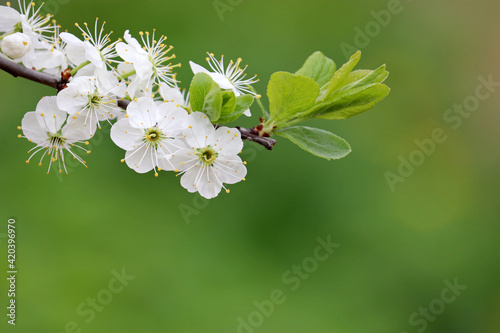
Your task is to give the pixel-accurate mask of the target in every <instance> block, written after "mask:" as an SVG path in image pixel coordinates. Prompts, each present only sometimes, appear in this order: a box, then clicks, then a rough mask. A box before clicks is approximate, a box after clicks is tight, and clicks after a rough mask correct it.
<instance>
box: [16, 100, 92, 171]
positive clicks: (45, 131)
mask: <svg viewBox="0 0 500 333" xmlns="http://www.w3.org/2000/svg"><path fill="white" fill-rule="evenodd" d="M21 129H22V130H23V133H24V137H25V138H27V139H28V140H29V141H30V142H34V143H36V146H35V147H34V148H33V149H31V150H30V151H29V152H30V153H31V152H32V151H33V150H34V152H33V153H32V154H31V156H30V157H29V158H28V160H27V161H26V163H29V162H30V160H31V159H32V158H33V156H35V155H36V154H37V153H38V152H40V151H42V157H41V158H40V162H39V164H38V165H40V166H41V165H42V163H43V160H44V158H45V156H47V155H48V156H49V158H50V162H49V168H48V169H47V173H49V171H50V168H51V166H52V163H56V162H57V163H58V166H59V172H62V171H63V169H64V171H65V172H66V173H68V172H67V169H66V164H65V154H64V151H66V152H68V153H69V154H70V155H71V158H74V159H76V160H78V161H79V162H80V163H82V164H83V165H85V167H87V166H86V163H85V161H84V160H83V159H82V158H81V157H80V156H78V155H77V154H76V153H75V152H74V151H73V150H75V149H77V148H78V149H81V150H83V151H85V152H86V153H90V151H89V150H87V149H85V148H84V147H82V146H80V145H78V144H82V145H86V144H88V142H86V141H85V140H87V139H88V138H89V136H88V133H86V131H84V130H83V117H79V118H77V119H73V118H71V117H68V114H67V113H66V112H64V111H62V110H60V109H59V108H58V107H57V103H56V97H55V96H53V97H44V98H42V100H41V101H40V102H39V103H38V105H37V106H36V111H33V112H28V113H26V115H25V116H24V118H23V121H22V125H21ZM19 137H22V136H21V135H19Z"/></svg>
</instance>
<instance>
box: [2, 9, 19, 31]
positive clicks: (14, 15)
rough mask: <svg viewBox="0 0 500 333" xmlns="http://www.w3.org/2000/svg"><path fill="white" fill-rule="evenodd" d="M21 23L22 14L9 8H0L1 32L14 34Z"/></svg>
mask: <svg viewBox="0 0 500 333" xmlns="http://www.w3.org/2000/svg"><path fill="white" fill-rule="evenodd" d="M19 22H21V14H20V13H19V12H18V11H17V10H15V9H14V8H11V7H9V6H0V32H12V31H13V30H14V28H15V26H16V24H18V23H19Z"/></svg>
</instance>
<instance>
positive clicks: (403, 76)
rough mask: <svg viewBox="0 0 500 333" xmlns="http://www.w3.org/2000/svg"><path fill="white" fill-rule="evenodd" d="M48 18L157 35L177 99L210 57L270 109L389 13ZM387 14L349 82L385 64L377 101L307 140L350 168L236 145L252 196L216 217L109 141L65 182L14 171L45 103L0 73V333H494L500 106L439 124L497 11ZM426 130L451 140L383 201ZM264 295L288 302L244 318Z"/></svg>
mask: <svg viewBox="0 0 500 333" xmlns="http://www.w3.org/2000/svg"><path fill="white" fill-rule="evenodd" d="M63 2H65V3H66V4H62V3H63ZM222 2H223V3H228V2H227V0H222ZM237 2H238V1H233V3H237ZM3 3H5V2H3ZM47 3H48V4H51V5H53V6H54V5H56V6H54V8H56V18H57V20H58V23H59V24H61V25H62V26H63V28H67V29H69V31H70V32H74V33H75V32H76V30H75V29H76V28H75V27H74V23H75V22H76V21H77V22H80V23H81V22H84V21H88V22H90V21H93V20H94V19H95V17H96V16H98V17H99V18H100V19H104V20H106V21H107V22H108V23H107V27H108V29H110V30H114V31H115V34H116V35H115V36H121V35H122V34H123V32H124V31H125V30H126V29H130V30H131V32H132V33H133V34H134V35H137V33H138V31H141V30H144V31H146V30H150V31H151V30H152V29H153V28H156V29H157V30H158V32H160V33H163V34H166V35H168V37H169V42H170V43H171V44H173V45H174V46H175V48H176V49H175V51H176V54H177V56H178V60H179V61H181V62H182V63H183V67H182V68H181V69H180V70H179V78H180V79H181V80H182V81H184V83H186V82H189V80H190V76H191V71H190V69H189V66H188V61H189V60H193V61H195V62H198V63H200V64H204V58H205V56H206V55H205V52H206V51H210V52H214V53H216V54H217V55H220V54H224V55H225V56H226V58H233V59H236V58H238V57H242V58H243V60H244V63H246V64H249V69H248V70H249V73H250V74H253V73H256V74H258V75H259V77H260V79H261V80H262V81H261V82H260V83H259V84H258V85H257V86H256V88H257V89H258V90H259V91H260V92H261V93H262V94H263V95H265V89H266V84H267V81H268V80H269V77H270V75H271V74H272V73H273V72H274V71H278V70H286V71H295V70H297V69H298V68H300V66H301V65H302V63H303V61H304V60H305V59H306V58H307V56H308V55H309V54H311V53H312V52H314V51H316V50H321V51H323V52H324V53H325V54H327V55H328V56H330V57H331V58H333V59H334V60H335V61H336V62H337V64H339V65H340V64H342V63H343V62H345V60H346V58H345V55H344V53H343V52H342V50H341V48H340V44H341V43H342V42H344V43H348V44H351V45H354V39H355V37H356V31H355V30H354V29H355V28H356V27H358V28H359V29H362V30H363V29H365V27H366V26H367V24H368V23H369V22H371V21H374V17H373V16H372V14H371V11H376V12H379V11H380V10H384V9H387V7H388V4H389V3H391V1H388V0H363V1H351V2H348V1H326V0H321V1H320V0H311V1H299V0H286V1H285V0H274V1H265V0H252V1H249V0H243V1H241V2H240V3H239V4H236V5H230V6H231V9H232V11H227V12H225V13H224V14H223V18H224V20H221V19H220V17H219V15H218V13H217V11H216V9H215V7H214V3H213V2H212V1H211V0H205V1H201V0H191V1H181V0H169V1H161V2H159V1H153V0H142V1H140V2H137V1H123V0H122V1H117V0H110V1H105V2H104V1H97V0H86V1H76V0H72V1H68V0H64V1H63V0H54V1H48V2H47ZM401 6H402V8H403V10H402V12H401V13H399V14H397V15H393V16H392V17H391V22H390V24H388V25H387V27H382V28H381V29H380V32H379V33H378V34H377V35H376V36H375V37H372V38H370V41H369V44H368V45H367V46H365V47H363V48H361V49H362V51H363V58H362V60H361V62H360V65H359V66H358V68H371V69H374V68H376V67H378V66H379V65H381V64H383V63H386V64H387V65H388V69H389V71H390V72H391V76H390V77H389V79H388V81H387V83H388V84H389V85H390V86H391V87H392V89H393V90H392V93H391V95H390V96H389V98H387V99H386V100H385V101H383V102H382V103H380V104H379V105H377V106H376V107H375V109H373V110H372V111H370V112H368V113H366V114H363V115H361V116H358V117H355V118H351V119H349V120H344V121H330V122H328V121H324V122H321V121H320V122H314V121H313V122H311V123H309V125H312V126H318V127H321V128H324V129H327V130H330V131H332V132H334V133H336V134H338V135H340V136H342V137H344V138H346V139H347V140H348V141H349V142H350V143H351V145H352V147H353V153H352V154H351V155H350V156H348V157H347V158H345V159H343V160H340V161H335V162H328V161H325V160H321V159H319V158H316V157H314V156H312V155H309V154H307V153H306V152H304V151H302V150H300V149H299V148H298V147H295V146H293V145H292V144H291V143H289V142H287V141H285V140H283V139H282V140H280V141H279V143H278V145H277V146H276V148H275V151H273V152H268V151H266V150H263V149H261V148H260V147H258V146H256V145H253V144H251V143H250V144H247V145H246V151H245V153H244V156H245V158H246V159H247V160H249V165H248V169H249V174H248V177H247V179H248V180H247V181H246V182H243V183H240V184H237V185H234V186H231V187H230V188H231V194H229V195H227V194H225V193H222V194H221V195H220V196H219V197H218V198H217V199H214V200H212V201H210V202H206V201H202V200H199V197H197V196H193V195H191V194H189V193H188V192H187V191H185V190H184V189H183V188H182V187H181V186H180V185H179V179H177V178H175V177H174V175H173V174H162V175H161V177H160V178H159V179H156V178H155V177H153V175H152V174H147V175H138V174H135V173H134V171H132V170H130V169H128V168H127V167H126V166H125V165H123V164H121V163H120V162H119V161H120V159H121V158H122V157H123V156H124V152H123V151H121V150H120V149H119V148H118V147H116V146H114V145H113V144H112V142H111V140H109V137H108V136H109V135H108V134H107V133H106V130H104V131H103V132H102V133H103V135H102V136H101V137H100V138H99V137H98V138H97V139H96V140H95V141H94V142H93V146H94V147H93V149H92V150H93V153H92V155H90V156H89V157H88V158H87V162H88V164H89V166H90V167H89V168H88V169H84V168H82V167H76V168H73V171H72V172H71V173H70V175H69V176H64V177H59V176H58V175H56V174H54V173H53V174H51V175H49V176H47V175H46V174H45V170H44V169H41V168H38V167H37V166H36V165H34V164H30V165H27V164H25V160H26V158H27V154H26V151H27V150H28V149H29V148H31V146H32V145H31V144H29V143H28V142H27V141H26V140H20V139H17V138H16V136H17V134H18V131H17V129H16V127H17V126H18V125H20V123H21V119H22V117H23V114H24V113H25V112H27V111H32V110H34V109H35V106H36V104H37V102H38V100H39V99H40V98H41V97H42V96H43V95H51V94H54V91H52V90H51V89H50V88H45V87H42V86H40V85H37V84H35V83H32V82H28V81H25V80H22V79H14V78H12V77H10V76H9V75H7V74H5V73H0V91H1V93H0V94H1V100H2V103H1V106H0V108H1V112H0V124H1V128H2V131H0V139H1V140H2V145H1V148H0V149H1V150H0V151H1V156H2V157H1V158H2V164H1V171H2V172H1V173H0V188H1V193H0V206H1V219H2V222H1V223H0V228H1V229H0V242H1V245H0V248H1V249H2V250H1V253H2V254H0V257H1V258H2V259H1V260H0V270H1V272H2V275H1V276H4V274H5V271H6V269H7V267H6V239H5V232H6V229H7V219H8V218H11V217H14V218H15V219H16V220H17V226H18V229H17V237H18V238H17V240H18V250H17V254H18V258H17V264H18V270H19V274H18V281H17V288H18V295H17V304H18V308H17V310H18V312H17V314H18V317H17V325H16V327H14V328H13V327H10V325H7V323H6V321H7V317H6V316H5V312H6V310H5V307H6V306H7V304H8V303H7V302H8V300H7V295H6V287H7V284H6V280H5V279H4V278H2V279H1V281H0V290H1V294H0V304H1V305H2V306H1V307H2V309H3V310H2V311H0V312H1V317H0V318H2V319H1V323H0V331H2V332H4V331H5V332H7V331H8V332H10V331H17V332H23V333H24V332H30V333H31V332H54V333H56V332H57V333H60V332H94V333H101V332H176V333H184V332H186V333H187V332H203V333H212V332H213V333H219V332H220V333H225V332H227V333H230V332H245V333H248V332H253V331H254V332H259V333H271V332H273V333H276V332H279V333H281V332H283V333H291V332H294V333H303V332H339V333H340V332H342V333H346V332H356V333H358V332H377V333H378V332H383V333H388V332H395V333H401V332H408V333H412V332H423V331H425V332H429V333H434V332H436V333H443V332H454V333H462V332H463V333H470V332H485V333H493V332H499V331H500V284H499V282H500V278H499V273H500V270H499V264H500V263H499V251H500V244H499V242H498V239H499V233H500V224H499V217H500V209H499V205H498V188H499V185H500V175H499V173H498V166H499V162H500V155H499V154H498V143H499V138H500V137H499V130H498V123H499V121H500V115H499V113H498V105H499V102H500V93H499V92H497V93H494V94H493V95H492V96H491V97H490V98H489V99H487V100H485V101H482V102H481V105H480V107H479V109H478V110H477V111H475V112H473V113H471V115H470V117H468V118H467V119H464V120H463V123H462V126H461V127H460V128H458V129H456V130H455V129H453V128H452V127H451V126H450V124H449V123H446V122H445V121H444V120H443V115H444V113H445V112H446V110H447V109H449V108H450V107H452V106H453V105H454V104H459V103H462V102H463V101H464V99H465V98H467V97H468V96H471V95H473V94H474V93H475V89H476V87H477V86H478V84H479V82H478V76H483V77H488V76H489V75H492V76H493V79H494V80H498V81H500V73H499V69H500V68H499V67H500V65H499V64H500V62H499V61H498V59H499V58H500V43H499V40H498V36H499V29H500V23H499V21H498V13H499V10H500V3H499V2H498V1H493V0H482V1H475V2H471V1H465V0H455V1H430V0H427V1H423V0H421V1H409V0H404V1H401ZM264 101H265V103H267V100H266V98H264ZM254 110H255V112H254V113H255V114H258V112H257V109H255V108H254ZM257 121H258V120H257V119H256V117H254V118H252V119H245V120H244V122H243V125H246V126H252V125H256V124H257ZM435 128H442V129H443V130H444V131H445V133H446V135H447V137H448V140H447V141H446V142H444V143H442V144H439V145H438V146H437V148H436V151H435V153H434V154H432V155H431V156H429V157H427V158H426V160H425V162H424V163H423V164H422V165H420V166H418V167H417V168H415V171H414V173H413V174H412V175H411V176H410V177H408V178H407V179H406V180H405V182H404V183H398V184H397V185H396V186H395V191H394V192H393V191H391V188H390V187H389V185H388V183H387V181H386V179H385V176H384V175H385V173H386V172H387V171H389V172H393V173H396V172H397V169H398V166H399V163H400V162H399V158H400V156H403V157H404V158H406V159H407V158H408V157H409V155H410V154H411V153H412V152H414V151H415V150H416V149H417V146H416V144H415V140H424V139H426V138H429V137H430V136H431V133H432V131H433V130H434V129H435ZM182 210H184V211H186V212H188V214H189V213H192V215H190V216H189V218H188V219H186V218H185V217H184V216H183V214H182V212H181V211H182ZM328 236H330V237H331V240H332V242H334V243H338V244H340V245H341V246H340V248H338V249H336V250H335V252H334V253H333V254H332V255H331V256H330V257H329V258H328V260H326V261H324V262H319V264H318V267H317V269H314V270H313V272H311V273H310V274H309V277H308V278H307V279H303V280H301V284H300V287H299V288H298V289H297V290H291V289H290V286H291V285H290V284H287V283H286V282H285V281H284V280H283V279H282V276H283V274H286V272H287V271H288V270H290V269H291V267H292V266H293V265H300V264H302V263H303V261H304V260H305V259H306V258H308V257H311V256H313V255H314V250H315V248H316V247H317V245H318V243H317V240H316V239H317V238H318V237H322V238H323V239H326V238H327V237H328ZM306 261H307V260H306ZM122 268H124V269H125V271H126V273H127V274H128V275H131V276H134V277H135V278H134V279H133V280H132V281H130V282H129V283H128V285H127V286H126V287H124V289H123V291H122V292H120V293H117V294H113V295H112V297H113V298H112V300H109V299H108V298H106V297H107V296H109V295H110V294H109V292H107V291H106V289H108V288H109V287H108V284H109V282H110V281H112V279H113V276H114V275H113V273H112V271H113V270H116V271H119V272H121V271H122ZM455 278H457V279H458V282H459V283H460V284H461V285H466V286H467V289H466V290H464V291H462V293H461V295H460V296H459V297H457V298H456V300H455V301H454V302H451V303H450V304H445V308H444V309H440V308H439V306H440V304H444V303H440V302H441V301H440V299H441V294H442V292H443V291H444V290H445V288H446V284H445V282H444V281H445V280H448V281H450V282H453V281H454V279H455ZM275 289H280V290H282V291H283V292H284V296H285V297H286V301H285V302H284V303H283V304H280V305H276V306H275V309H274V311H273V313H272V314H270V315H269V316H266V315H262V314H261V315H258V314H255V313H254V312H255V311H257V307H256V305H255V304H254V301H258V302H262V301H264V300H269V299H270V294H271V292H272V291H273V290H275ZM103 290H104V291H103ZM98 293H99V296H100V297H101V299H102V300H103V299H105V301H106V302H108V301H109V304H106V305H104V306H103V307H102V308H99V310H101V311H100V312H99V311H96V312H95V318H92V320H89V319H90V317H91V315H90V314H89V313H88V312H87V314H86V315H81V313H80V314H79V313H78V312H77V310H78V308H79V307H80V310H82V309H85V310H88V309H89V307H87V305H85V303H86V302H87V301H88V298H96V296H98ZM82 303H84V305H83V308H82V307H81V304H82ZM431 304H432V306H434V311H435V312H436V310H435V309H436V308H437V309H438V310H439V311H438V312H439V314H438V315H436V316H434V315H432V312H430V313H431V316H432V320H431V319H428V320H424V323H425V329H424V323H423V322H422V318H425V317H423V316H422V315H420V314H418V316H417V317H414V318H413V319H414V321H413V322H410V317H411V316H412V315H413V314H414V313H416V312H417V313H418V312H419V311H421V310H420V309H421V308H424V309H425V308H428V307H429V306H430V305H431ZM249 316H250V321H251V322H252V320H253V323H254V324H255V325H254V326H257V327H251V326H248V327H246V328H243V327H240V328H238V326H239V325H240V324H239V322H238V318H239V317H241V318H244V320H245V321H246V322H247V323H248V320H249ZM261 318H262V320H259V319H261ZM86 320H88V321H90V322H89V323H87V321H86ZM415 320H420V321H419V323H418V324H416V323H415ZM80 330H81V331H80Z"/></svg>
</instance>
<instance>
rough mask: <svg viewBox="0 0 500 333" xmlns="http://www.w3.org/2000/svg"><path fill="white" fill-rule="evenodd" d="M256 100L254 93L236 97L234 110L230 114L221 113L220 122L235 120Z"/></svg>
mask: <svg viewBox="0 0 500 333" xmlns="http://www.w3.org/2000/svg"><path fill="white" fill-rule="evenodd" d="M254 100H255V99H254V97H253V96H252V95H242V96H238V97H236V99H235V102H236V105H235V108H234V112H233V113H231V114H229V115H221V117H220V118H219V122H220V123H228V122H231V121H235V120H236V119H238V118H239V117H240V116H241V115H242V114H243V113H244V112H245V111H246V110H248V109H249V108H250V107H251V106H252V104H253V102H254Z"/></svg>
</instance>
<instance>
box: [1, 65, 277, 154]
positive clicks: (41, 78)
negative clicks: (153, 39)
mask: <svg viewBox="0 0 500 333" xmlns="http://www.w3.org/2000/svg"><path fill="white" fill-rule="evenodd" d="M0 69H1V70H3V71H5V72H7V73H9V74H10V75H12V76H14V77H22V78H25V79H28V80H31V81H34V82H37V83H41V84H44V85H46V86H49V87H51V88H54V89H57V91H61V90H62V89H64V88H65V87H66V84H67V83H68V77H67V74H64V73H62V74H61V78H57V77H55V76H53V75H49V74H45V73H41V72H38V71H36V70H34V69H30V68H26V67H24V66H22V65H20V64H16V63H15V62H13V61H11V60H8V59H5V58H3V57H0ZM129 103H130V101H127V100H119V101H118V106H119V107H121V108H122V109H126V108H127V106H128V105H129ZM236 128H237V129H238V130H239V131H240V133H241V138H242V139H243V140H247V141H252V142H255V143H258V144H260V145H262V146H264V147H265V148H266V149H268V150H272V149H273V146H274V145H275V144H276V140H274V139H271V138H266V137H261V136H259V135H256V134H254V133H252V131H251V130H249V129H246V128H243V127H236Z"/></svg>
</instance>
